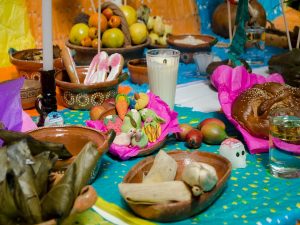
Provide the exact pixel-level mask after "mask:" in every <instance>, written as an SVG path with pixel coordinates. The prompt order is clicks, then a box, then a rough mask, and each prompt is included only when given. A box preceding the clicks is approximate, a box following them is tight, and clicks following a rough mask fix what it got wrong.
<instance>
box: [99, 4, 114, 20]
mask: <svg viewBox="0 0 300 225" xmlns="http://www.w3.org/2000/svg"><path fill="white" fill-rule="evenodd" d="M102 14H103V15H104V16H105V17H106V19H107V20H109V19H110V18H111V17H112V16H113V15H114V12H113V11H112V9H111V8H109V7H107V8H105V9H104V10H103V11H102Z"/></svg>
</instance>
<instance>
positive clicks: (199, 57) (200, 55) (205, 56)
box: [193, 52, 215, 77]
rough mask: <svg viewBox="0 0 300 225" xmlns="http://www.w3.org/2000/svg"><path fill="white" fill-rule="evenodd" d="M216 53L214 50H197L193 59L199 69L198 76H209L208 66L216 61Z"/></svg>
mask: <svg viewBox="0 0 300 225" xmlns="http://www.w3.org/2000/svg"><path fill="white" fill-rule="evenodd" d="M214 58H215V54H214V53H213V52H195V53H194V54H193V59H194V62H195V64H196V65H197V69H198V72H197V74H198V76H200V77H201V76H202V77H203V76H207V73H206V68H207V67H208V65H209V64H211V63H212V62H213V61H214Z"/></svg>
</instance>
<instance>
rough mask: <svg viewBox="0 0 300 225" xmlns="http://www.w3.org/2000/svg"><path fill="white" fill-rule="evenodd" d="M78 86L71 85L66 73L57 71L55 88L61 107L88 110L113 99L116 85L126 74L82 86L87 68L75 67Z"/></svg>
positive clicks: (126, 76)
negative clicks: (57, 91)
mask: <svg viewBox="0 0 300 225" xmlns="http://www.w3.org/2000/svg"><path fill="white" fill-rule="evenodd" d="M76 70H77V74H78V76H79V80H80V84H77V83H71V82H70V78H69V76H68V73H67V71H65V70H62V71H58V72H57V73H56V74H55V82H56V86H57V87H58V89H59V94H58V97H60V98H61V101H62V104H63V106H65V107H67V108H70V109H79V110H89V109H91V108H92V107H93V106H96V105H101V104H102V103H103V102H104V101H105V100H106V99H110V98H115V97H116V95H117V93H118V85H119V84H120V83H122V82H123V81H124V80H126V79H127V78H128V74H127V73H122V74H120V75H119V76H118V78H117V79H115V80H112V81H105V82H101V83H95V84H90V85H85V84H83V81H84V78H85V76H86V74H87V71H88V67H87V66H77V67H76Z"/></svg>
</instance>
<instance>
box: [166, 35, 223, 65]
mask: <svg viewBox="0 0 300 225" xmlns="http://www.w3.org/2000/svg"><path fill="white" fill-rule="evenodd" d="M167 42H168V44H169V46H170V47H171V48H174V49H177V50H179V51H180V61H181V62H183V63H193V62H194V60H193V54H194V53H195V52H200V51H204V52H210V51H211V47H212V46H214V45H215V44H216V43H217V42H218V39H217V38H215V37H213V36H210V35H202V34H194V35H193V34H190V35H169V36H168V38H167Z"/></svg>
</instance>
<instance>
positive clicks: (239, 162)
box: [219, 138, 247, 168]
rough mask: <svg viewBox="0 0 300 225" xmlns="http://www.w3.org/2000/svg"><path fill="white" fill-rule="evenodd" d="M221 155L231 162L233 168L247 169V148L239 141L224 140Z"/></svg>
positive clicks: (220, 150)
mask: <svg viewBox="0 0 300 225" xmlns="http://www.w3.org/2000/svg"><path fill="white" fill-rule="evenodd" d="M219 153H220V155H222V156H224V157H225V158H227V159H228V160H229V161H230V162H231V164H232V168H245V167H246V165H247V164H246V150H245V147H244V145H243V143H242V142H240V141H239V140H237V139H234V138H228V139H226V140H224V141H223V142H222V143H221V146H220V148H219Z"/></svg>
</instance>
